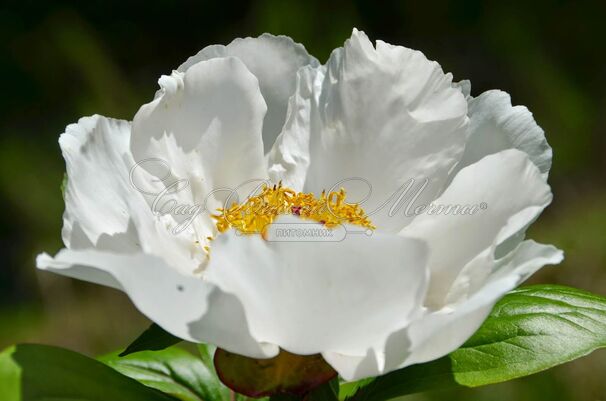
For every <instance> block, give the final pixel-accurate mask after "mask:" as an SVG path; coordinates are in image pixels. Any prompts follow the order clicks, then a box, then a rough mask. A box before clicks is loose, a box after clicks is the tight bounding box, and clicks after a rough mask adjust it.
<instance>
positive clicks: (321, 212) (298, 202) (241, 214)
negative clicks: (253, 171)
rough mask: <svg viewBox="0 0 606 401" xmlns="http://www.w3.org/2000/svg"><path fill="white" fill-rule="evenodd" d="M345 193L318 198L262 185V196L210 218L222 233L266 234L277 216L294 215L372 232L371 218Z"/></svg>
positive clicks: (333, 225) (331, 224)
mask: <svg viewBox="0 0 606 401" xmlns="http://www.w3.org/2000/svg"><path fill="white" fill-rule="evenodd" d="M345 197H346V194H345V190H344V189H343V188H341V190H340V191H338V192H331V193H329V194H326V192H325V191H322V194H321V195H320V196H319V197H316V196H315V195H314V194H312V193H303V192H295V191H294V190H292V189H290V188H286V187H283V186H282V183H280V184H279V185H274V186H273V187H269V186H267V185H264V186H263V187H262V189H261V193H259V194H258V195H255V196H252V197H250V198H248V199H247V200H246V202H244V203H242V204H233V205H232V206H231V207H229V208H228V209H224V208H221V209H218V211H219V214H217V215H213V216H212V217H213V218H214V219H215V220H216V221H217V223H216V224H217V230H219V232H221V233H223V232H225V231H227V230H228V229H230V228H235V229H236V230H238V231H239V232H241V233H243V234H261V235H263V236H264V235H265V233H266V231H267V229H268V227H269V225H270V224H271V223H273V221H274V220H275V219H276V218H277V217H278V216H280V215H295V216H298V217H300V218H302V219H304V220H312V221H315V222H318V223H320V224H323V225H325V226H326V227H328V228H334V227H337V226H338V225H340V224H353V225H357V226H362V227H366V228H369V229H373V230H374V229H375V226H373V225H372V223H371V221H370V219H369V218H368V216H367V215H366V213H365V212H364V210H363V209H362V207H361V206H360V205H358V204H356V203H347V202H345Z"/></svg>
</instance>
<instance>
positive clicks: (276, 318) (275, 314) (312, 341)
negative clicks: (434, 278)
mask: <svg viewBox="0 0 606 401" xmlns="http://www.w3.org/2000/svg"><path fill="white" fill-rule="evenodd" d="M281 221H282V220H280V221H279V222H278V223H275V224H281V223H280V222H281ZM286 227H292V226H291V225H287V226H286ZM301 228H306V229H314V228H315V229H323V226H322V225H319V224H314V223H304V224H302V226H301ZM425 256H426V255H425V251H424V244H423V243H421V242H417V241H414V240H410V239H407V238H400V237H399V236H396V235H381V234H375V235H373V236H372V237H367V236H366V235H364V234H363V232H362V233H359V232H358V233H349V234H348V235H347V236H346V238H345V239H343V240H341V241H336V242H335V241H328V242H327V241H321V242H305V241H296V242H288V241H275V242H272V241H264V240H263V239H262V238H261V237H260V236H257V235H253V236H239V235H237V234H236V233H234V232H231V231H230V232H228V233H226V234H224V235H221V236H220V237H218V238H217V239H216V240H215V241H213V248H212V255H211V261H210V263H209V265H208V268H207V271H206V275H205V278H206V280H208V281H209V282H211V283H214V284H216V285H217V286H219V287H220V288H221V289H222V290H224V291H225V292H228V293H231V294H234V295H235V296H236V297H237V298H238V299H239V300H241V302H242V305H243V306H244V309H245V311H246V316H247V318H248V320H249V325H250V330H251V333H252V334H253V336H254V337H255V338H256V339H257V340H258V341H260V342H267V343H272V344H277V345H279V346H280V347H281V348H283V349H285V350H287V351H290V352H293V353H297V354H314V353H318V352H326V351H332V352H340V353H345V354H352V355H360V354H365V353H366V352H367V349H368V348H372V347H379V346H381V344H383V343H384V341H385V340H386V339H387V337H388V336H389V335H390V334H391V333H393V332H394V331H396V330H398V329H400V328H402V327H405V326H406V325H407V324H408V323H409V322H410V321H411V320H412V319H413V318H414V317H415V316H416V313H417V312H418V311H419V307H420V302H422V298H423V294H424V291H425V283H426V270H425V266H424V261H425Z"/></svg>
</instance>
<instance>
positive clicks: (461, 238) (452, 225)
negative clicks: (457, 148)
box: [402, 150, 552, 308]
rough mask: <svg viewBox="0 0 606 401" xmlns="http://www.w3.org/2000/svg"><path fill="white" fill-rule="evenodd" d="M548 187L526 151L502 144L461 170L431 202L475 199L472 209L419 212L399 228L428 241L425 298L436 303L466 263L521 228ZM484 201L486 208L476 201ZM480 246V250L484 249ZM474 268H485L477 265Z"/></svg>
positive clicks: (546, 199)
mask: <svg viewBox="0 0 606 401" xmlns="http://www.w3.org/2000/svg"><path fill="white" fill-rule="evenodd" d="M551 198H552V195H551V191H550V188H549V186H548V185H547V184H546V183H545V180H544V179H543V177H542V176H541V173H540V172H539V170H538V169H537V168H536V166H535V165H534V164H533V163H532V162H531V161H530V160H529V159H528V157H527V155H526V154H525V153H522V152H520V151H518V150H506V151H503V152H500V153H497V154H494V155H490V156H487V157H485V158H483V159H482V160H480V161H479V162H477V163H475V164H472V165H471V166H468V167H466V168H464V169H463V170H461V171H460V172H459V173H458V174H457V176H456V177H455V178H454V180H453V181H452V183H451V185H450V186H449V187H448V188H447V189H446V191H445V192H444V193H443V194H442V195H441V196H440V197H439V198H438V199H436V200H435V201H434V202H433V203H434V205H446V206H448V205H453V206H457V205H458V206H465V205H477V206H478V207H477V208H476V209H475V210H476V212H475V213H474V214H461V213H458V214H455V213H452V212H451V213H448V214H446V213H442V214H429V212H427V213H425V214H422V215H420V216H418V217H417V218H416V219H415V220H414V221H413V222H412V223H411V224H410V225H409V226H407V227H406V228H405V229H404V230H402V234H404V235H406V236H410V237H415V238H420V239H423V240H425V241H427V243H428V245H429V250H430V256H429V269H430V271H431V282H430V288H429V293H428V299H427V304H428V305H431V306H432V307H436V308H440V307H442V306H443V305H444V304H445V303H446V302H452V301H453V300H452V299H449V292H450V291H451V288H452V286H453V284H454V283H455V280H456V279H457V278H458V277H459V275H460V274H461V272H462V271H464V268H465V266H466V265H467V264H468V263H469V262H471V261H472V260H474V258H477V257H478V255H482V256H483V257H484V258H485V259H486V260H488V261H491V260H492V259H493V256H494V251H495V249H496V247H497V246H498V245H499V244H502V243H503V242H505V241H506V240H507V239H509V238H511V237H512V236H515V235H516V234H517V233H519V232H520V231H523V230H524V229H525V228H526V227H527V226H528V225H529V224H531V223H532V221H534V219H535V218H536V217H537V216H538V215H539V213H540V212H541V211H542V210H543V209H544V208H545V207H546V206H547V205H548V204H549V203H550V202H551ZM482 204H484V205H485V206H486V209H482V208H481V206H480V205H482ZM483 252H484V254H483ZM474 270H475V271H480V272H481V271H482V270H484V272H485V274H487V272H490V266H485V267H484V265H481V264H480V265H479V266H478V267H477V268H475V269H474Z"/></svg>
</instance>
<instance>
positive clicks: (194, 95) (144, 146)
mask: <svg viewBox="0 0 606 401" xmlns="http://www.w3.org/2000/svg"><path fill="white" fill-rule="evenodd" d="M160 85H161V86H162V87H163V93H162V95H161V96H159V97H157V98H156V99H155V100H154V101H153V102H151V103H148V104H146V105H144V106H143V107H141V109H139V111H138V112H137V114H136V115H135V118H134V120H133V128H132V137H131V149H132V153H133V155H134V158H135V160H136V161H138V162H139V161H142V160H146V159H149V158H160V159H163V160H165V161H166V162H168V164H169V165H170V167H171V169H172V170H173V172H174V174H175V175H176V176H178V177H179V178H189V179H190V180H198V181H200V180H203V181H204V186H205V188H206V191H210V190H213V189H217V188H220V187H228V188H235V187H237V186H238V185H240V184H242V183H243V182H244V181H246V180H248V179H252V178H259V179H264V178H266V175H267V173H266V169H265V160H264V155H263V144H262V139H261V130H262V124H263V117H264V116H265V111H266V106H265V102H264V100H263V97H262V96H261V92H260V91H259V85H258V82H257V79H256V78H255V76H254V75H252V74H251V73H250V72H249V71H248V70H247V69H246V67H245V66H244V64H243V63H242V62H241V61H240V60H238V59H236V58H231V57H230V58H220V59H212V60H208V61H202V62H199V63H197V64H195V65H193V66H191V67H190V68H188V69H187V71H186V72H185V73H179V72H175V73H173V75H172V76H170V77H166V76H165V77H162V79H161V80H160ZM170 137H173V139H170ZM171 143H172V144H174V145H176V146H177V147H178V151H177V150H175V151H171V149H170V148H174V147H175V146H174V145H172V146H170V147H169V145H168V144H171ZM167 147H169V149H167ZM184 154H185V155H188V154H189V156H188V158H187V159H186V160H185V161H184V160H183V155H184ZM175 155H181V156H180V157H175Z"/></svg>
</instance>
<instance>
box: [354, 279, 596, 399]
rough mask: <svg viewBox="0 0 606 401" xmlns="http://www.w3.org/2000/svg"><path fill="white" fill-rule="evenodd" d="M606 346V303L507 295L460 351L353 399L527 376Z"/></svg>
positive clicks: (552, 290)
mask: <svg viewBox="0 0 606 401" xmlns="http://www.w3.org/2000/svg"><path fill="white" fill-rule="evenodd" d="M602 347H606V298H604V297H601V296H598V295H594V294H591V293H588V292H585V291H581V290H577V289H574V288H568V287H562V286H555V285H539V286H532V287H526V288H521V289H518V290H515V291H513V292H511V293H509V294H508V295H507V296H505V297H504V298H503V299H502V300H501V301H500V302H499V303H497V305H496V306H495V308H494V309H493V311H492V313H491V315H490V317H489V318H488V319H487V320H486V322H485V323H484V324H483V325H482V327H481V328H480V329H479V330H478V331H477V333H476V334H474V335H473V337H472V338H471V339H469V340H468V341H467V342H466V343H465V344H464V345H463V346H462V347H461V348H459V349H458V350H456V351H454V352H453V353H452V354H450V355H448V356H446V357H444V358H441V359H438V360H436V361H433V362H429V363H425V364H421V365H415V366H410V367H408V368H404V369H401V370H398V371H395V372H392V373H390V374H387V375H385V376H381V377H379V378H377V379H375V380H373V381H372V382H371V383H370V384H367V385H366V386H364V387H362V388H361V389H360V390H358V391H357V393H356V394H355V395H354V396H352V397H350V398H349V399H350V400H355V401H383V400H388V399H391V398H395V397H399V396H403V395H407V394H412V393H416V392H420V391H427V390H434V389H443V388H448V387H452V386H459V385H462V386H467V387H477V386H483V385H486V384H492V383H499V382H503V381H507V380H511V379H515V378H518V377H523V376H528V375H531V374H533V373H537V372H540V371H543V370H546V369H549V368H551V367H553V366H556V365H559V364H562V363H565V362H569V361H571V360H573V359H576V358H579V357H582V356H585V355H587V354H589V353H591V352H592V351H594V350H596V349H598V348H602Z"/></svg>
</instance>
